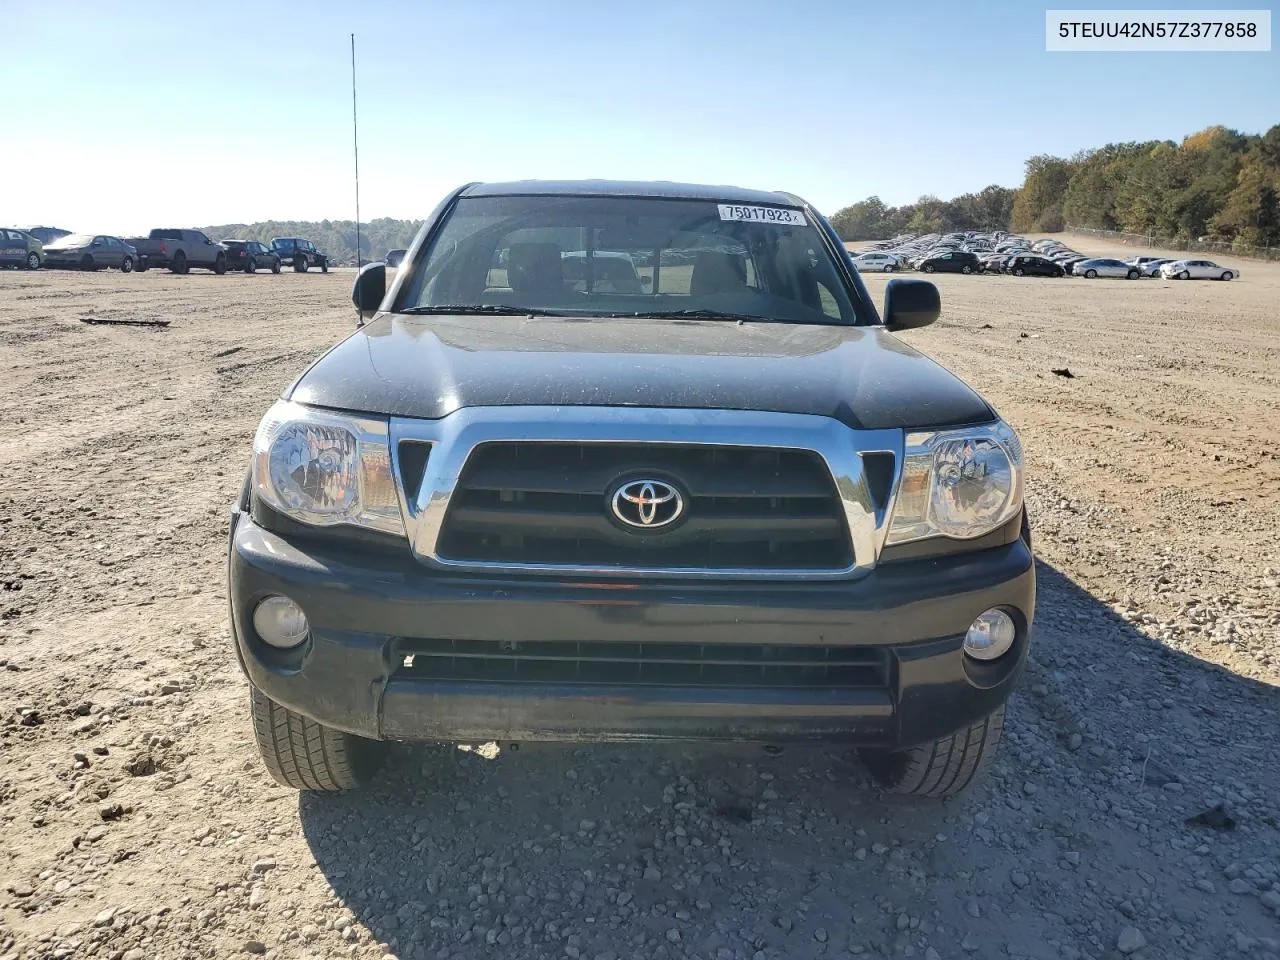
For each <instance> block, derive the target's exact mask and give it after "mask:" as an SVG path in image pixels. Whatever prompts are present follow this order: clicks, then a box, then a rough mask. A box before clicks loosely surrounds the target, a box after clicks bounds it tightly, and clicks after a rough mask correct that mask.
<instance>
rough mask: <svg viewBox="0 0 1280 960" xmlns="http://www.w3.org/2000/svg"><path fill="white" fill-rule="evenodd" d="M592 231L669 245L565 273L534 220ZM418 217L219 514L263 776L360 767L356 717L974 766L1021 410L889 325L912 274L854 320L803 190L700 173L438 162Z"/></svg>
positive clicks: (1000, 715)
mask: <svg viewBox="0 0 1280 960" xmlns="http://www.w3.org/2000/svg"><path fill="white" fill-rule="evenodd" d="M582 201H588V202H582ZM600 223H607V224H609V225H610V226H609V227H608V228H607V229H606V230H595V229H594V228H595V226H596V225H597V224H600ZM596 233H599V235H600V236H601V239H602V240H606V239H607V241H608V242H607V245H606V246H605V249H606V250H607V251H609V252H611V253H617V254H624V255H626V256H627V257H628V258H631V259H632V260H633V262H636V263H641V264H653V263H655V261H656V265H659V266H661V265H664V264H674V263H680V264H682V265H683V264H685V263H687V264H688V265H689V269H688V270H687V271H685V270H683V269H682V270H681V271H680V273H679V275H678V278H677V277H672V280H673V281H674V282H672V283H671V284H670V285H664V282H663V281H662V279H661V278H659V280H658V282H656V283H652V284H650V286H649V289H648V290H644V289H642V290H641V291H639V292H629V293H628V292H610V293H604V294H600V295H598V296H593V297H590V298H588V297H583V296H582V292H581V291H579V290H577V289H575V288H574V287H572V286H570V285H568V284H566V283H565V282H564V271H565V269H566V267H568V266H571V265H572V264H571V261H572V259H573V258H566V257H565V256H563V254H564V253H565V252H567V250H568V251H572V250H574V249H575V248H574V247H568V248H567V250H566V247H565V246H564V245H563V244H562V243H561V242H559V241H560V238H564V237H570V236H573V237H576V236H581V235H588V236H592V235H595V234H596ZM428 238H431V242H430V244H429V245H427V240H428ZM416 243H418V244H423V245H424V246H423V248H422V255H421V256H420V257H419V258H418V259H417V260H416V261H415V262H413V263H411V264H409V265H408V267H407V268H406V269H408V270H410V271H421V276H423V277H433V278H434V280H433V282H430V283H421V282H417V281H418V280H419V279H420V277H419V275H417V274H416V273H414V274H410V275H408V276H407V277H405V278H404V279H403V280H402V281H399V282H397V283H396V284H395V286H394V288H392V289H393V291H394V292H388V286H387V269H386V265H385V264H384V263H381V262H375V263H371V264H369V265H367V266H366V267H364V268H363V270H362V271H361V272H360V274H359V275H358V277H357V279H356V282H355V285H354V288H353V293H352V301H353V302H354V304H355V306H356V310H357V312H358V314H359V316H360V318H361V323H362V324H363V325H362V326H361V327H360V328H359V329H358V330H357V331H356V332H355V333H354V334H353V335H352V336H350V337H349V338H347V339H346V340H344V341H343V342H341V343H339V344H338V345H336V346H335V347H334V348H333V349H332V350H330V351H328V352H327V353H326V354H324V356H322V357H321V358H320V359H319V360H317V361H316V362H315V363H313V364H312V365H311V366H310V367H309V368H307V369H306V371H305V372H304V373H303V374H302V375H301V376H300V377H299V378H298V380H297V381H296V382H295V383H294V385H293V386H291V387H286V388H285V391H284V396H283V398H282V399H281V400H280V401H279V402H278V403H277V404H276V405H275V406H273V407H272V408H271V410H270V411H269V412H268V413H267V414H266V416H265V417H264V419H263V421H262V423H261V426H260V427H259V429H258V430H257V433H256V435H255V439H254V444H253V457H252V464H251V467H250V472H249V475H248V476H247V477H246V480H245V484H244V486H243V488H242V493H241V496H240V498H239V500H238V503H237V506H236V508H235V509H234V512H233V517H232V520H231V524H230V544H229V550H228V563H229V568H230V569H229V594H230V622H231V633H232V636H233V638H234V643H235V645H236V648H237V652H238V661H239V663H240V665H241V667H242V668H243V669H244V671H245V672H246V674H247V676H248V678H249V681H250V689H251V722H252V724H253V728H254V731H255V734H256V735H255V737H254V742H255V743H256V744H257V746H258V748H259V750H260V752H261V756H262V759H263V761H264V763H265V765H266V767H267V769H268V770H269V771H270V772H271V774H272V775H273V776H274V777H275V778H276V780H278V781H279V782H280V783H283V784H286V785H288V786H292V787H296V788H299V789H305V790H339V789H343V788H347V787H352V786H356V785H358V784H359V783H361V782H362V781H364V780H365V778H367V777H368V776H369V775H370V773H371V772H372V768H373V767H374V766H375V764H376V762H377V759H378V752H379V751H378V746H379V745H378V744H377V743H376V742H375V741H385V740H405V741H414V740H429V741H444V742H450V741H461V742H471V743H480V742H485V741H499V742H501V741H516V742H519V741H528V740H569V741H609V740H621V741H626V742H633V743H634V742H638V741H647V740H652V739H664V738H665V739H669V738H676V739H681V740H692V739H697V740H739V741H755V742H766V743H769V742H774V741H776V740H778V739H780V738H782V739H786V740H828V741H832V740H834V741H837V742H840V743H842V744H850V745H855V746H857V747H859V748H861V749H862V752H863V754H862V755H863V757H864V759H865V760H866V762H867V765H868V767H869V768H870V770H871V772H872V774H873V775H874V776H875V777H876V778H877V779H878V781H879V782H880V783H881V784H882V785H883V786H884V787H885V788H886V789H888V790H891V791H896V792H899V793H905V794H915V795H921V796H934V797H943V796H950V795H953V794H956V793H958V792H959V791H961V790H963V789H964V788H965V786H967V785H968V784H969V783H970V782H971V781H972V780H973V779H974V777H975V776H976V775H977V774H978V773H979V771H980V770H981V769H982V768H983V766H984V765H985V764H986V763H988V762H989V761H990V760H991V759H992V756H993V754H994V752H995V750H996V746H997V741H998V740H999V738H1000V731H1001V727H1002V724H1003V722H1004V706H1005V701H1006V699H1007V698H1008V697H1009V695H1010V694H1011V693H1012V691H1013V689H1014V688H1015V687H1016V686H1017V684H1018V681H1019V677H1020V675H1021V673H1022V669H1023V666H1024V663H1025V661H1026V658H1027V655H1028V651H1029V648H1030V639H1031V624H1032V617H1033V611H1034V606H1035V561H1034V557H1033V555H1032V552H1031V545H1030V535H1029V532H1028V531H1029V527H1028V525H1027V521H1026V513H1025V507H1024V505H1023V479H1022V473H1023V455H1022V448H1021V445H1020V443H1019V441H1018V438H1017V435H1016V434H1015V433H1014V431H1013V430H1012V428H1010V427H1009V426H1008V425H1007V424H1006V423H1005V422H1004V421H1002V420H1001V419H1000V417H999V415H998V414H997V413H996V412H995V411H994V410H993V409H992V408H991V407H990V405H988V404H987V403H986V401H984V400H983V399H982V398H981V397H979V396H978V394H977V393H975V392H974V391H973V390H972V389H971V388H970V387H968V386H966V385H965V384H964V383H962V382H961V381H959V380H958V379H957V378H955V377H954V376H953V375H952V374H950V373H949V372H947V371H946V370H944V369H943V368H942V367H940V366H938V365H937V364H935V363H934V362H933V361H931V360H930V359H929V358H928V357H926V356H924V355H922V354H920V353H918V352H917V351H915V350H914V349H912V348H911V347H910V346H908V345H907V344H906V343H904V342H902V341H900V340H898V339H897V338H896V337H895V336H894V335H893V333H892V331H897V330H903V329H907V328H911V327H921V326H924V325H927V324H929V323H931V322H933V321H934V320H935V319H936V318H937V317H938V315H939V310H940V304H939V298H938V291H937V288H936V287H934V285H933V284H931V283H928V282H927V281H924V280H918V279H906V278H898V277H895V278H893V279H891V280H890V281H889V282H888V283H887V284H886V285H885V291H884V313H883V315H880V314H878V313H877V311H876V308H875V305H874V304H873V302H872V299H871V297H870V295H869V293H868V292H867V290H866V288H865V287H864V286H863V282H862V280H861V278H860V277H859V275H858V273H857V272H856V271H855V270H853V269H851V268H850V266H849V262H848V258H847V257H845V256H844V254H843V251H841V250H840V247H839V240H838V237H837V235H836V233H835V231H834V230H833V229H832V228H831V226H830V224H829V223H828V222H827V221H826V219H825V218H824V217H823V216H822V215H821V214H820V213H818V212H817V211H816V210H814V209H813V208H812V207H811V206H809V205H808V204H806V203H805V202H804V201H802V200H799V199H797V198H796V197H795V196H793V195H791V194H784V193H766V192H761V191H747V190H739V189H735V188H732V187H699V186H690V185H684V184H673V183H652V184H644V185H643V186H641V185H637V184H628V185H627V189H626V190H625V191H622V190H619V189H617V188H616V187H615V185H613V184H610V183H607V182H604V181H582V182H577V183H565V182H554V183H545V184H539V183H537V182H536V181H525V182H522V183H516V184H470V185H468V186H466V187H463V188H459V189H458V190H457V191H455V192H454V193H453V195H452V196H451V197H450V198H449V200H448V202H446V203H444V204H442V205H441V206H440V207H439V209H438V212H437V214H436V215H435V217H434V218H431V219H428V221H427V222H426V223H425V224H424V225H423V228H422V231H421V232H420V233H419V237H418V240H417V241H416ZM503 251H505V252H506V266H505V268H498V267H497V265H498V264H499V263H501V262H502V254H503ZM655 252H656V254H657V256H655ZM620 262H621V260H620ZM762 278H768V280H767V286H766V284H765V283H763V282H762ZM531 314H532V315H535V316H538V317H539V318H540V319H539V324H540V326H539V330H538V334H537V336H532V335H530V332H529V329H528V326H527V319H526V318H528V317H529V316H530V315H531ZM620 315H621V316H625V317H626V318H627V320H626V323H625V328H626V329H625V331H623V334H624V335H619V334H620V330H621V328H620V326H619V324H618V323H617V322H616V321H614V320H609V319H607V318H609V317H617V316H620ZM477 318H484V320H483V322H481V321H480V320H479V319H477ZM409 319H411V320H412V322H411V323H410V322H407V320H409ZM673 319H685V320H689V321H690V322H689V323H688V324H687V325H686V326H684V327H681V328H678V329H676V328H673V327H672V326H671V321H672V320H673ZM744 324H745V325H748V326H750V328H751V335H750V337H748V338H745V339H746V342H744V336H743V333H742V329H741V326H742V325H744ZM779 397H785V398H786V400H785V402H784V403H783V404H782V405H781V407H780V406H779ZM944 424H945V425H947V426H941V425H944ZM604 438H607V439H608V441H609V442H608V443H598V442H595V441H598V440H601V439H604ZM904 444H907V446H905V447H904ZM894 450H896V451H898V452H897V453H896V454H895V453H890V452H886V451H894ZM393 451H394V453H393ZM428 453H429V457H430V466H429V467H428V466H427V463H428ZM726 498H728V499H732V500H733V504H732V507H733V509H732V510H727V509H725V506H726V505H725V504H724V503H723V502H722V501H723V500H724V499H726ZM388 571H393V572H391V573H389V572H388ZM619 602H624V603H625V607H624V608H620V607H619V606H618V604H619ZM620 609H624V610H625V613H624V614H618V613H617V611H618V610H620ZM1015 779H1016V778H1015Z"/></svg>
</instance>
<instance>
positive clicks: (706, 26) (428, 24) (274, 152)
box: [0, 0, 1280, 235]
mask: <svg viewBox="0 0 1280 960" xmlns="http://www.w3.org/2000/svg"><path fill="white" fill-rule="evenodd" d="M1166 2H1168V0H1166ZM1053 6H1054V7H1055V8H1056V7H1065V6H1067V5H1066V4H1065V3H1063V2H1061V0H1058V2H1056V3H1054V4H1053ZM1082 6H1088V7H1090V8H1098V7H1102V6H1103V4H1102V3H1099V2H1097V0H1093V2H1091V3H1088V4H1084V5H1082ZM1120 6H1121V7H1123V6H1124V5H1120ZM1179 6H1181V7H1193V8H1197V9H1207V8H1211V7H1213V6H1214V4H1211V3H1206V2H1204V0H1202V2H1200V3H1196V4H1180V5H1179ZM1222 6H1223V7H1231V6H1242V5H1241V4H1235V5H1231V4H1226V5H1222ZM211 9H212V10H215V11H216V10H219V9H221V10H223V11H225V16H222V17H218V16H217V15H216V14H214V13H212V12H211ZM122 10H123V11H125V12H124V13H122ZM1044 17H1045V7H1044V6H1043V5H1037V4H1034V3H1028V2H1026V0H1015V2H991V3H982V4H975V3H956V2H954V0H945V2H932V0H917V2H912V3H895V2H889V3H884V2H861V0H860V2H850V0H787V2H783V0H771V2H757V0H734V2H722V0H674V2H672V0H649V2H645V3H636V2H632V3H626V4H623V3H616V2H615V3H609V2H601V0H596V2H583V0H570V2H561V0H471V2H465V3H463V2H442V0H415V2H412V3H408V2H406V3H389V2H378V0H347V2H346V3H343V4H337V3H330V2H327V0H307V2H306V3H304V4H302V5H301V6H299V5H297V4H289V3H275V2H269V0H268V2H255V3H251V4H245V5H241V4H235V3H215V4H213V5H212V8H211V7H210V6H209V5H207V4H196V3H191V2H179V3H173V2H168V3H165V4H151V3H148V2H146V0H131V2H130V3H129V4H127V5H126V7H123V8H122V7H121V6H120V5H118V4H107V3H102V2H101V0H92V2H85V0H62V2H59V3H56V4H44V3H22V2H20V0H0V23H2V24H3V29H2V32H0V90H4V91H6V95H5V97H4V98H3V99H2V100H0V158H3V159H2V160H0V167H2V169H0V222H3V223H6V224H9V223H12V224H15V225H29V224H30V225H34V224H42V225H49V226H59V227H63V228H66V229H74V230H77V231H91V232H104V233H115V234H119V235H132V234H136V233H142V232H145V231H146V230H148V229H150V228H152V227H158V226H168V227H187V226H193V225H198V224H218V223H234V222H252V221H256V220H268V219H276V220H292V219H299V220H301V219H314V220H319V219H324V218H331V219H350V218H352V217H353V216H354V215H355V190H354V186H353V164H352V129H351V119H352V118H351V48H350V34H351V33H353V32H354V33H355V34H356V53H357V72H358V90H359V146H360V212H361V217H362V219H364V220H369V219H371V218H373V217H382V216H389V217H405V218H417V217H425V216H426V215H427V214H428V213H430V211H431V210H432V208H433V207H434V206H435V205H436V203H437V202H438V201H439V200H440V199H441V197H443V196H444V194H446V193H447V192H448V191H449V190H451V189H452V188H454V187H456V186H458V185H460V184H462V183H466V182H469V181H473V180H521V179H528V178H539V179H558V178H579V177H606V178H616V179H640V180H648V179H661V180H684V181H690V182H698V183H731V184H735V185H738V186H744V187H755V188H761V189H780V190H788V191H791V192H793V193H797V194H800V195H801V196H803V197H805V198H806V199H807V200H808V201H809V202H811V203H812V204H814V205H815V206H816V207H818V209H820V210H822V211H824V212H826V213H828V214H830V213H834V212H835V210H837V209H839V208H840V207H842V206H845V205H847V204H849V203H852V202H854V201H856V200H860V199H863V198H865V197H867V196H871V195H877V196H879V197H880V198H881V199H883V200H884V201H885V202H886V203H891V204H900V203H906V202H910V201H912V200H914V199H915V198H917V197H918V196H920V195H921V194H926V193H929V194H934V195H937V196H940V197H943V198H950V197H952V196H954V195H956V194H960V193H964V192H967V191H971V190H979V189H981V188H982V187H984V186H986V185H987V184H990V183H998V184H1002V185H1006V186H1016V185H1018V184H1019V183H1020V182H1021V179H1022V173H1023V163H1024V161H1025V160H1026V158H1027V157H1029V156H1032V155H1034V154H1039V153H1050V154H1056V155H1060V156H1069V155H1071V154H1073V153H1075V152H1076V151H1078V150H1081V149H1085V148H1089V147H1094V146H1100V145H1102V144H1104V143H1107V142H1112V141H1132V140H1151V139H1171V140H1175V141H1177V140H1181V139H1182V137H1184V136H1185V135H1187V134H1189V133H1193V132H1195V131H1196V130H1199V129H1202V128H1204V127H1206V126H1209V125H1212V124H1222V125H1224V126H1227V127H1233V128H1236V129H1239V130H1241V131H1244V132H1250V133H1261V132H1264V131H1265V130H1266V129H1267V128H1268V127H1270V126H1272V125H1273V124H1276V123H1280V53H1277V52H1275V51H1274V50H1273V51H1272V52H1270V53H1124V54H1113V53H1048V52H1046V51H1045V49H1044V46H1045V20H1044Z"/></svg>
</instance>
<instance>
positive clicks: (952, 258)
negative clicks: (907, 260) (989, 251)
mask: <svg viewBox="0 0 1280 960" xmlns="http://www.w3.org/2000/svg"><path fill="white" fill-rule="evenodd" d="M920 269H921V270H923V271H924V272H925V273H981V272H982V261H980V260H979V259H978V255H977V254H976V253H970V252H969V251H967V250H949V251H947V252H946V253H940V254H937V255H936V256H932V257H926V258H925V259H924V260H921V261H920Z"/></svg>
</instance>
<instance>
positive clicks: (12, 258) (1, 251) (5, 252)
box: [0, 227, 44, 270]
mask: <svg viewBox="0 0 1280 960" xmlns="http://www.w3.org/2000/svg"><path fill="white" fill-rule="evenodd" d="M42 263H44V244H43V243H41V242H40V241H39V240H37V239H36V238H35V237H33V236H32V235H31V234H29V233H27V232H26V231H25V230H18V229H16V228H14V227H0V266H4V267H26V268H27V269H28V270H39V269H40V265H41V264H42Z"/></svg>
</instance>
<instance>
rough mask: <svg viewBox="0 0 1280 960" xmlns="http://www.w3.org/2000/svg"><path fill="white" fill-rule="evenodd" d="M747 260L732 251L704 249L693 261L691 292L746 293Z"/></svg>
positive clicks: (690, 282) (697, 293)
mask: <svg viewBox="0 0 1280 960" xmlns="http://www.w3.org/2000/svg"><path fill="white" fill-rule="evenodd" d="M746 289H747V266H746V262H745V261H744V260H743V259H742V257H739V256H737V255H735V254H732V253H719V252H716V251H711V250H704V251H703V252H701V253H699V254H698V256H697V258H696V259H695V260H694V261H693V276H692V277H691V278H690V280H689V293H691V294H692V295H694V296H698V295H706V294H717V293H745V292H746Z"/></svg>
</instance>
